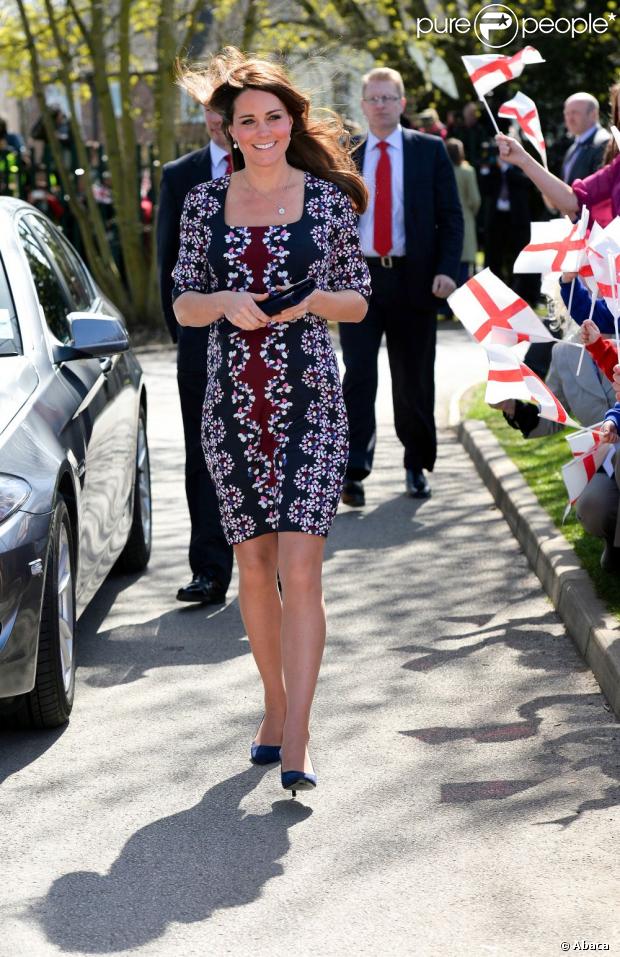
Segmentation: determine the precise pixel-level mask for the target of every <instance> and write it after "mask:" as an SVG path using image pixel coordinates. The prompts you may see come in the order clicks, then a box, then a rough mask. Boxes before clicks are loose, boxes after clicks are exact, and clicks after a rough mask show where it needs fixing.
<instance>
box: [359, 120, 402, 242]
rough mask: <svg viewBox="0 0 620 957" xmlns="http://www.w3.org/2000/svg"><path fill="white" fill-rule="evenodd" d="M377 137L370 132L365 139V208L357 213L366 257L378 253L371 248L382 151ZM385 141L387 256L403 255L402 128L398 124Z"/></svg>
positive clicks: (363, 173) (363, 172)
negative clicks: (389, 218) (387, 161)
mask: <svg viewBox="0 0 620 957" xmlns="http://www.w3.org/2000/svg"><path fill="white" fill-rule="evenodd" d="M379 142H380V141H379V138H378V137H376V136H375V135H374V134H373V133H371V132H370V131H369V132H368V139H367V140H366V150H365V152H364V169H363V171H362V175H363V177H364V180H365V181H366V186H367V187H368V192H369V198H368V209H367V210H366V212H365V213H363V214H362V215H361V216H360V222H359V231H360V241H361V245H362V252H363V253H364V255H365V256H378V255H379V254H378V252H377V250H376V249H375V247H374V224H375V174H376V171H377V163H378V162H379V157H380V155H381V150H380V149H378V148H377V143H379ZM385 142H386V143H387V144H388V151H387V155H388V156H389V157H390V164H391V167H392V249H391V250H390V252H389V253H388V255H390V256H404V255H405V206H404V197H403V180H404V176H403V129H402V126H401V125H400V124H399V125H398V126H397V127H396V129H395V130H394V131H393V132H392V133H390V135H389V136H387V137H386V139H385Z"/></svg>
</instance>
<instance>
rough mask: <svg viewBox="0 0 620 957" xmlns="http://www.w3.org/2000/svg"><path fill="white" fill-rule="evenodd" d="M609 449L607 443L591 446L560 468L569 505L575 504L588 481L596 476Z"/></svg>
mask: <svg viewBox="0 0 620 957" xmlns="http://www.w3.org/2000/svg"><path fill="white" fill-rule="evenodd" d="M610 449H612V446H611V445H609V443H605V444H599V445H596V446H592V448H591V449H590V450H589V451H588V452H585V453H584V454H583V455H578V456H576V458H574V459H573V460H572V462H567V464H566V465H563V466H562V478H563V479H564V485H565V486H566V491H567V492H568V500H569V502H570V504H571V505H574V504H575V502H576V501H577V499H578V498H579V496H580V495H581V493H582V492H583V490H584V488H585V487H586V485H587V484H588V482H589V481H590V479H591V478H592V477H593V476H594V475H596V473H597V472H598V470H599V469H600V467H601V465H602V464H603V462H604V461H605V459H606V458H607V456H608V455H609V452H610Z"/></svg>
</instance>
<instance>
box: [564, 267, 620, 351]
mask: <svg viewBox="0 0 620 957" xmlns="http://www.w3.org/2000/svg"><path fill="white" fill-rule="evenodd" d="M573 279H574V280H575V287H574V289H573V299H572V302H571V306H570V314H571V318H572V319H574V320H575V322H576V323H577V325H578V326H580V325H581V324H582V323H583V322H584V320H586V319H590V318H592V320H593V321H594V322H595V323H596V325H597V326H598V327H599V329H600V330H601V332H603V333H605V334H606V335H612V336H613V335H615V332H616V327H615V326H614V317H613V316H612V314H611V312H610V311H609V309H608V308H607V303H606V302H605V300H604V299H597V300H596V302H595V303H594V312H593V313H592V316H590V307H591V304H592V299H591V296H590V290H589V289H588V288H587V287H586V286H585V285H584V284H583V283H582V281H581V279H579V278H578V277H577V273H574V272H568V273H567V272H565V273H562V278H561V280H560V295H561V296H562V299H563V301H564V305H565V306H566V308H567V309H568V303H569V301H570V287H571V284H572V281H573Z"/></svg>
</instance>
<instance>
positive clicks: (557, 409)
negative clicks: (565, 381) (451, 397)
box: [484, 344, 581, 428]
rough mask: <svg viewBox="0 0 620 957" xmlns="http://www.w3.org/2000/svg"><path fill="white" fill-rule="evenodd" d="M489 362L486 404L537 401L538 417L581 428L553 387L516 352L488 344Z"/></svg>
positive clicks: (486, 345) (486, 347) (486, 346)
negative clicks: (508, 400)
mask: <svg viewBox="0 0 620 957" xmlns="http://www.w3.org/2000/svg"><path fill="white" fill-rule="evenodd" d="M485 349H486V352H487V356H488V359H489V373H488V379H487V390H486V394H485V397H484V398H485V402H488V403H489V405H494V404H495V403H497V402H502V401H504V400H505V399H523V400H524V401H526V402H535V403H536V405H537V406H538V408H539V412H538V414H539V415H540V416H541V418H543V419H550V420H551V421H552V422H559V423H560V424H561V425H574V426H575V427H576V428H581V426H580V425H579V423H578V422H575V420H574V419H572V418H571V417H570V416H569V414H568V412H567V411H566V409H565V408H564V406H563V405H562V403H561V402H560V400H559V399H557V398H556V397H555V396H554V394H553V392H552V391H551V389H550V388H549V386H547V385H545V383H544V382H543V381H542V379H539V377H538V376H537V375H536V373H535V372H532V370H531V369H530V368H529V367H528V366H526V365H525V363H524V362H521V361H520V360H519V359H518V357H517V356H516V355H514V353H512V352H510V351H509V350H508V349H504V348H503V347H502V346H495V345H491V344H485Z"/></svg>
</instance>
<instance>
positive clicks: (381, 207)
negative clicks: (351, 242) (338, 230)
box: [374, 140, 392, 256]
mask: <svg viewBox="0 0 620 957" xmlns="http://www.w3.org/2000/svg"><path fill="white" fill-rule="evenodd" d="M377 149H379V150H381V156H380V157H379V162H378V163H377V169H376V172H375V228H374V246H375V249H376V250H377V252H378V254H379V255H380V256H388V255H389V253H390V250H391V248H392V164H391V162H390V156H389V153H388V144H387V143H386V142H385V140H380V141H379V142H378V143H377Z"/></svg>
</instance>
